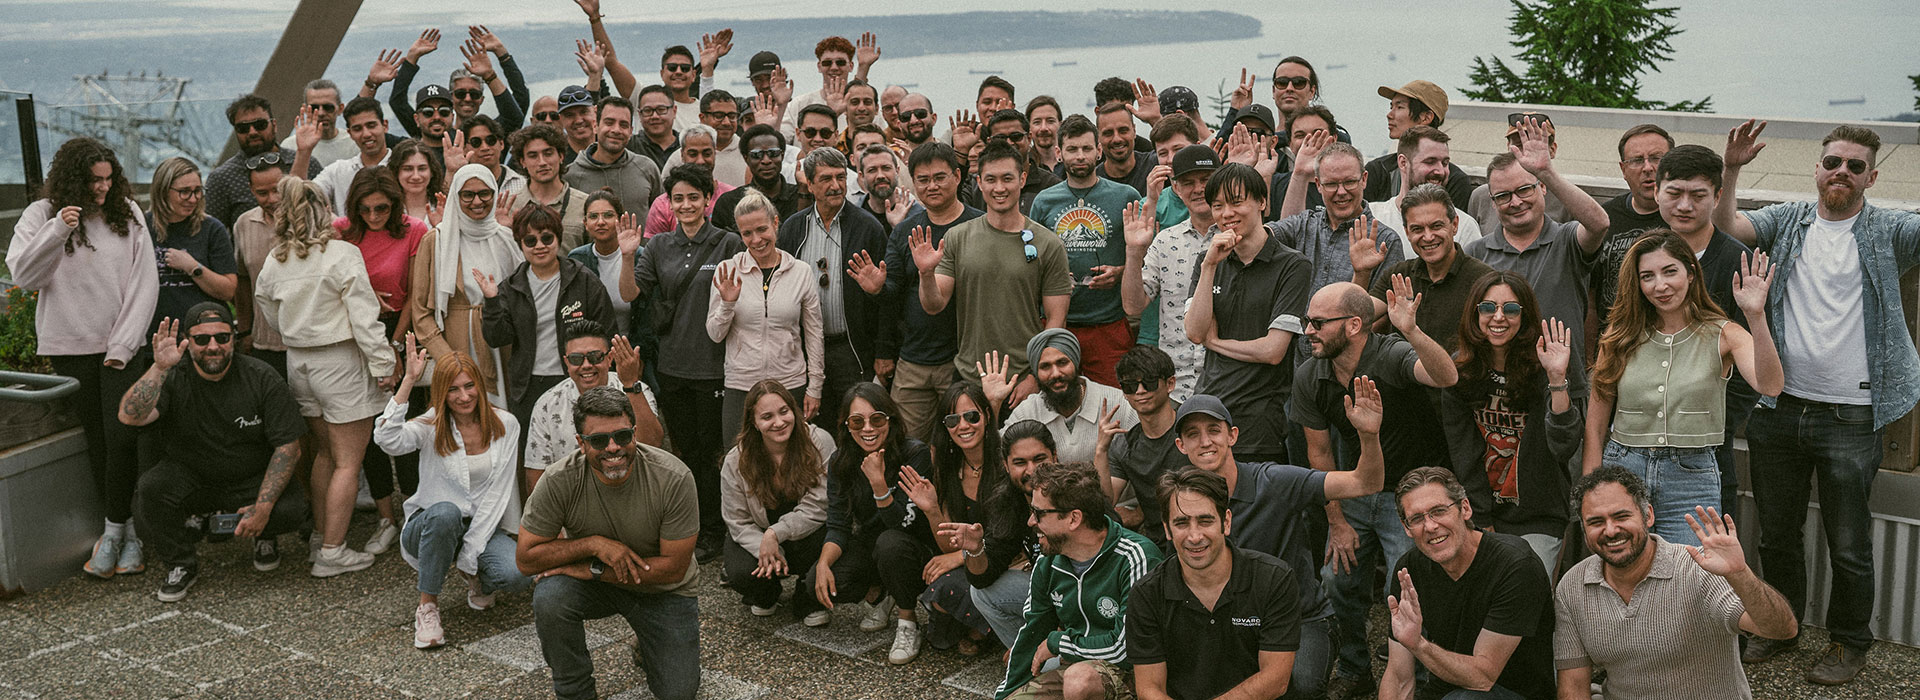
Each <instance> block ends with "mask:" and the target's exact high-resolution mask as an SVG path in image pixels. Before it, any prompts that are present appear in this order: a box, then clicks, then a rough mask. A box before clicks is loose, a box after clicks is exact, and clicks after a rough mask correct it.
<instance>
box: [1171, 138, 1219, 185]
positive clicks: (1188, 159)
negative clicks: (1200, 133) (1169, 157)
mask: <svg viewBox="0 0 1920 700" xmlns="http://www.w3.org/2000/svg"><path fill="white" fill-rule="evenodd" d="M1219 168H1220V154H1218V153H1214V152H1213V149H1212V148H1209V147H1207V146H1206V145H1205V144H1198V143H1196V144H1193V145H1191V146H1188V147H1186V148H1182V149H1180V151H1179V152H1178V153H1175V154H1173V179H1175V180H1178V179H1180V176H1181V175H1185V174H1187V173H1191V172H1196V171H1204V172H1209V173H1210V172H1213V171H1215V170H1218V169H1219Z"/></svg>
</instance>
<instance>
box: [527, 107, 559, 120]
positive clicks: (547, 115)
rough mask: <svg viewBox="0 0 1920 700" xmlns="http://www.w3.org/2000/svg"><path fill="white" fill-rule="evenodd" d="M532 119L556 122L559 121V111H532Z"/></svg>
mask: <svg viewBox="0 0 1920 700" xmlns="http://www.w3.org/2000/svg"><path fill="white" fill-rule="evenodd" d="M533 120H534V121H537V122H557V121H560V113H559V112H555V111H553V110H547V111H545V112H534V113H533Z"/></svg>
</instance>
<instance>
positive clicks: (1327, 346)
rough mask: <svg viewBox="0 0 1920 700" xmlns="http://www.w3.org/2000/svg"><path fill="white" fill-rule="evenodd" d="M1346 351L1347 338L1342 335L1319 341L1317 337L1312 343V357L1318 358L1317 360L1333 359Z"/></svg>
mask: <svg viewBox="0 0 1920 700" xmlns="http://www.w3.org/2000/svg"><path fill="white" fill-rule="evenodd" d="M1346 351H1347V337H1346V336H1344V335H1336V336H1332V337H1329V338H1327V339H1326V340H1320V339H1319V338H1318V337H1317V336H1315V337H1314V343H1313V356H1314V357H1319V358H1327V357H1334V356H1336V355H1339V354H1340V353H1343V352H1346Z"/></svg>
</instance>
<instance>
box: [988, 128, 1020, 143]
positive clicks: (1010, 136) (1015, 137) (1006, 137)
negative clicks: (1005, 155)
mask: <svg viewBox="0 0 1920 700" xmlns="http://www.w3.org/2000/svg"><path fill="white" fill-rule="evenodd" d="M987 140H989V141H993V140H1000V141H1005V142H1007V143H1020V142H1022V141H1026V140H1027V132H1024V131H1009V132H1007V133H1004V134H994V135H992V136H988V137H987Z"/></svg>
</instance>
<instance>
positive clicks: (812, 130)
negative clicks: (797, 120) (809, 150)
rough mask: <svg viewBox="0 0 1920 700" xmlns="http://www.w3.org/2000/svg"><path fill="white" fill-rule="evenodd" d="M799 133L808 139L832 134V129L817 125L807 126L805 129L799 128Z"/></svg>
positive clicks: (821, 137)
mask: <svg viewBox="0 0 1920 700" xmlns="http://www.w3.org/2000/svg"><path fill="white" fill-rule="evenodd" d="M800 134H801V135H802V136H805V137H807V138H810V139H824V138H827V137H829V136H832V135H833V130H832V129H823V128H820V127H817V126H809V127H807V128H805V129H801V130H800Z"/></svg>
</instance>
